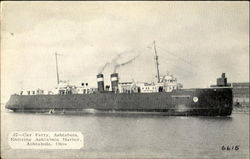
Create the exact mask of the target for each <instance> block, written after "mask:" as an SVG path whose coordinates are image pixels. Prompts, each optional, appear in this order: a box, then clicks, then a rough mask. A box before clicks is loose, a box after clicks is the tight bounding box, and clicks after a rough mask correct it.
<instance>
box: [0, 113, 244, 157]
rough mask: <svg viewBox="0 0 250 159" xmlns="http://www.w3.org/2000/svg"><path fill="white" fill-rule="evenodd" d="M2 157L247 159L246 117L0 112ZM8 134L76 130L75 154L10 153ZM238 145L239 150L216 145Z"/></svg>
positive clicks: (48, 151)
mask: <svg viewBox="0 0 250 159" xmlns="http://www.w3.org/2000/svg"><path fill="white" fill-rule="evenodd" d="M1 118H2V120H1V121H2V124H1V125H2V134H1V141H2V145H1V146H2V157H3V158H86V157H88V158H102V157H103V158H109V157H113V158H119V157H123V158H124V157H126V158H152V157H154V158H158V157H159V158H238V159H240V158H249V114H232V116H231V117H175V116H159V115H145V114H139V115H138V114H115V113H110V114H93V113H92V114H83V115H49V114H24V113H11V112H6V111H4V112H2V116H1ZM11 131H81V132H82V133H83V134H84V142H85V144H84V147H83V148H82V149H79V150H14V149H11V148H10V147H9V145H8V142H7V136H8V134H9V133H10V132H11ZM222 145H225V146H228V145H229V146H234V145H240V149H239V150H238V151H235V150H234V151H223V150H221V146H222Z"/></svg>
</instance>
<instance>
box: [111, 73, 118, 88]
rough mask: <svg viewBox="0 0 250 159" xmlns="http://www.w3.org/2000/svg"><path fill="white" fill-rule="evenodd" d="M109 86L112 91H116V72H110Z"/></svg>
mask: <svg viewBox="0 0 250 159" xmlns="http://www.w3.org/2000/svg"><path fill="white" fill-rule="evenodd" d="M110 77H111V88H112V91H113V92H116V91H117V90H118V82H119V80H118V73H113V74H111V76H110Z"/></svg>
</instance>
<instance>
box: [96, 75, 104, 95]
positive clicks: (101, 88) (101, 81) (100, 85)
mask: <svg viewBox="0 0 250 159" xmlns="http://www.w3.org/2000/svg"><path fill="white" fill-rule="evenodd" d="M97 86H98V92H103V91H104V78H103V74H98V75H97Z"/></svg>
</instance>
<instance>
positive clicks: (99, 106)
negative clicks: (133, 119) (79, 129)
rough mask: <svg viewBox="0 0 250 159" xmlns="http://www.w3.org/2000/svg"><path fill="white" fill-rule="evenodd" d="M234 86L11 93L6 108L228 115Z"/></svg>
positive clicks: (230, 110)
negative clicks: (169, 89) (170, 90)
mask: <svg viewBox="0 0 250 159" xmlns="http://www.w3.org/2000/svg"><path fill="white" fill-rule="evenodd" d="M232 99H233V96H232V89H231V88H208V89H182V90H176V91H173V92H169V93H167V92H165V93H132V94H114V93H98V94H71V95H33V96H32V95H12V96H11V98H10V100H9V101H8V103H7V104H6V108H7V109H10V110H13V111H14V112H32V113H48V112H49V113H51V114H57V113H58V114H75V113H76V114H77V113H84V112H86V110H88V109H92V110H96V111H98V112H148V113H159V114H163V115H183V116H189V115H197V116H229V115H231V113H232Z"/></svg>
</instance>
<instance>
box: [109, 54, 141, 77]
mask: <svg viewBox="0 0 250 159" xmlns="http://www.w3.org/2000/svg"><path fill="white" fill-rule="evenodd" d="M137 57H139V55H137V56H135V57H133V58H132V59H130V60H128V61H126V62H123V63H121V64H116V65H114V71H113V73H116V70H117V69H118V68H119V67H121V66H125V65H127V64H129V63H131V62H133V61H134V60H135V59H136V58H137Z"/></svg>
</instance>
